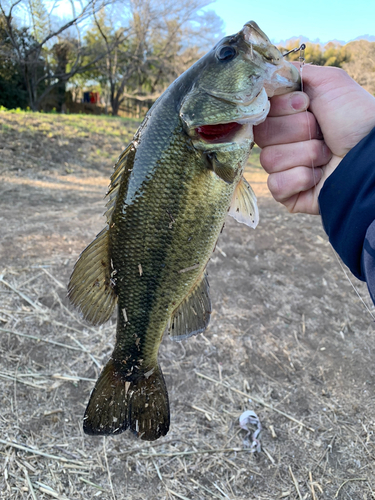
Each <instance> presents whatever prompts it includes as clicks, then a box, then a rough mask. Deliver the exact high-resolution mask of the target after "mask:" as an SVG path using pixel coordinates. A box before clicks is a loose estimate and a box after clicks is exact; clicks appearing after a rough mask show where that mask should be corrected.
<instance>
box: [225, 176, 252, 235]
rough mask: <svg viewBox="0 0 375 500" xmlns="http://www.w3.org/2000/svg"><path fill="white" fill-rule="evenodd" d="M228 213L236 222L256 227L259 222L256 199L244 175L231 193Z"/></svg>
mask: <svg viewBox="0 0 375 500" xmlns="http://www.w3.org/2000/svg"><path fill="white" fill-rule="evenodd" d="M228 214H229V215H230V216H231V217H233V218H234V219H236V221H237V222H241V223H242V224H246V225H247V226H250V227H252V228H254V229H255V228H256V227H257V225H258V222H259V211H258V205H257V199H256V196H255V194H254V191H253V190H252V188H251V186H250V184H249V183H248V182H247V180H246V179H245V178H244V177H241V180H240V182H239V183H238V184H237V187H236V189H235V191H234V193H233V198H232V203H231V206H230V208H229V212H228Z"/></svg>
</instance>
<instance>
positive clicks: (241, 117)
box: [194, 89, 270, 144]
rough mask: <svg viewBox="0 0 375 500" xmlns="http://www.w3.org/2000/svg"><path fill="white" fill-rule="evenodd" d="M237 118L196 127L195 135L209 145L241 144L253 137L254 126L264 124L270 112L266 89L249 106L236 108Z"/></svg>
mask: <svg viewBox="0 0 375 500" xmlns="http://www.w3.org/2000/svg"><path fill="white" fill-rule="evenodd" d="M236 108H237V111H236V114H237V116H236V117H233V118H234V119H233V118H232V120H230V121H223V122H221V123H210V124H202V125H198V126H197V127H194V135H195V136H196V137H197V136H198V137H199V139H200V140H202V141H204V142H205V143H209V144H221V143H228V142H234V141H237V142H240V141H241V140H243V139H248V138H249V137H252V130H251V129H252V126H253V125H258V124H259V123H262V122H263V121H264V120H265V119H266V117H267V115H268V112H269V109H270V103H269V100H268V96H267V93H266V91H265V90H264V89H262V91H261V92H259V94H258V95H257V96H256V98H255V99H253V101H251V102H250V103H249V104H247V105H245V106H244V105H242V106H238V105H237V106H236Z"/></svg>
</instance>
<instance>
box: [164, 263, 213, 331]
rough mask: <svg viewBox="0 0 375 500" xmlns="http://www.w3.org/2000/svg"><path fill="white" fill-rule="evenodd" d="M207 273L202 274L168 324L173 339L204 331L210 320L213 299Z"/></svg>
mask: <svg viewBox="0 0 375 500" xmlns="http://www.w3.org/2000/svg"><path fill="white" fill-rule="evenodd" d="M209 290H210V286H209V284H208V280H207V275H206V273H205V272H203V274H202V276H201V277H200V279H199V280H198V282H197V283H196V284H195V286H194V287H193V289H192V290H191V292H190V293H189V294H188V295H187V296H186V297H185V299H184V300H183V301H182V303H181V304H180V305H179V306H178V307H177V309H176V310H175V311H174V312H173V314H172V317H171V319H170V321H169V325H168V334H169V336H170V338H171V339H172V340H178V341H180V340H184V339H187V338H189V337H191V336H192V335H197V334H198V333H201V332H203V331H204V330H205V329H206V328H207V326H208V323H209V322H210V315H211V311H212V309H211V300H210V294H209Z"/></svg>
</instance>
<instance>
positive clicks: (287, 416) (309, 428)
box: [195, 371, 315, 432]
mask: <svg viewBox="0 0 375 500" xmlns="http://www.w3.org/2000/svg"><path fill="white" fill-rule="evenodd" d="M195 373H196V375H198V377H201V378H205V379H206V380H209V381H210V382H213V383H214V384H219V385H222V386H223V387H226V388H227V389H230V390H231V391H233V392H237V394H241V396H245V397H246V398H249V399H252V400H253V401H255V402H256V403H258V404H260V405H262V406H265V407H266V408H269V409H270V410H272V411H274V412H276V413H279V414H280V415H283V416H284V417H286V418H288V419H289V420H292V422H295V423H296V424H298V425H301V426H302V427H305V428H306V429H308V430H309V431H311V432H315V429H313V428H312V427H309V426H308V425H306V424H304V423H303V422H301V421H300V420H297V419H296V418H294V417H292V416H291V415H288V414H287V413H285V412H283V411H281V410H278V409H277V408H274V407H273V406H271V405H269V404H268V403H266V402H265V401H263V400H262V399H260V398H258V397H257V396H254V395H253V394H246V392H242V391H240V390H238V389H235V388H234V387H232V386H230V385H229V384H227V383H225V382H219V381H218V380H215V379H213V378H211V377H208V376H207V375H204V374H203V373H200V372H197V371H196V372H195Z"/></svg>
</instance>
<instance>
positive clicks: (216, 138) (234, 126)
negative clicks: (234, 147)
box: [195, 122, 244, 144]
mask: <svg viewBox="0 0 375 500" xmlns="http://www.w3.org/2000/svg"><path fill="white" fill-rule="evenodd" d="M243 126H244V125H243V123H238V122H229V123H218V124H216V125H201V126H199V127H196V129H195V133H196V134H197V135H198V136H199V137H200V138H201V139H203V141H205V142H208V143H209V144H220V143H221V142H233V140H234V138H235V136H236V134H237V132H239V130H240V129H241V128H242V127H243Z"/></svg>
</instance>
